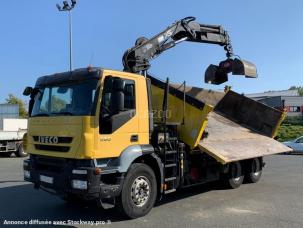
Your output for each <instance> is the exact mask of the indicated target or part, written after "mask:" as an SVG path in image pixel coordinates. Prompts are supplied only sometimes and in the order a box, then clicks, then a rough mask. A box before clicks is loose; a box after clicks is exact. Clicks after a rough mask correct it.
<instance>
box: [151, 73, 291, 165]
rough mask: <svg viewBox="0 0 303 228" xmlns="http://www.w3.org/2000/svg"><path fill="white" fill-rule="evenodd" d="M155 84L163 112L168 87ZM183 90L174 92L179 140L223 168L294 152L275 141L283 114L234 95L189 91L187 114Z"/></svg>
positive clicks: (173, 108) (173, 118)
mask: <svg viewBox="0 0 303 228" xmlns="http://www.w3.org/2000/svg"><path fill="white" fill-rule="evenodd" d="M151 81H152V84H153V87H152V88H153V89H152V92H153V100H154V101H155V102H154V103H153V108H154V109H156V110H159V109H161V107H162V106H161V103H160V101H162V99H161V95H162V97H163V93H164V91H163V88H164V83H163V82H162V83H161V81H159V80H157V79H154V78H152V79H151ZM183 89H184V88H183V87H182V86H178V85H173V86H172V87H171V88H170V95H169V98H168V103H169V105H168V109H169V116H168V117H169V118H168V121H171V122H180V126H179V129H178V132H179V138H180V140H181V141H183V142H185V143H186V144H187V145H188V146H189V147H190V148H192V149H193V148H196V147H198V148H200V150H201V152H206V153H208V154H209V155H210V156H212V157H213V158H215V159H216V160H217V161H218V162H220V163H222V164H226V163H229V162H233V161H239V160H245V159H250V158H255V157H262V156H264V155H270V154H277V153H283V152H287V151H290V148H288V147H286V146H285V145H283V144H281V143H279V142H277V141H276V140H274V139H273V137H274V136H275V134H276V132H277V129H278V127H279V125H280V124H281V122H282V120H283V119H284V117H285V114H284V113H283V112H282V111H279V110H276V109H273V108H271V107H268V106H266V105H264V104H261V103H259V102H256V101H254V100H252V99H249V98H247V97H245V96H244V95H240V94H237V93H235V92H233V91H229V92H227V93H226V94H225V93H220V92H215V91H211V90H204V89H201V88H197V87H186V88H185V92H186V99H185V112H184V114H183V105H184V102H183V100H182V98H183V97H182V94H183V91H184V90H183ZM156 113H157V112H156ZM183 116H184V123H183V124H182V121H183V119H182V118H183ZM203 133H204V134H203ZM202 136H203V137H202Z"/></svg>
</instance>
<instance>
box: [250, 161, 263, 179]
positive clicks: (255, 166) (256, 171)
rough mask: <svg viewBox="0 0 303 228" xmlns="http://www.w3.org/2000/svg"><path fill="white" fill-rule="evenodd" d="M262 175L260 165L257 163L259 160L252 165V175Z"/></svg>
mask: <svg viewBox="0 0 303 228" xmlns="http://www.w3.org/2000/svg"><path fill="white" fill-rule="evenodd" d="M260 173H261V171H260V163H259V162H257V160H255V159H254V160H253V163H252V174H253V175H254V176H259V175H260Z"/></svg>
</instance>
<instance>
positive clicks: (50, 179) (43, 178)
mask: <svg viewBox="0 0 303 228" xmlns="http://www.w3.org/2000/svg"><path fill="white" fill-rule="evenodd" d="M40 181H42V182H45V183H48V184H52V183H53V182H54V178H52V177H48V176H44V175H40Z"/></svg>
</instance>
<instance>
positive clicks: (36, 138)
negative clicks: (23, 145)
mask: <svg viewBox="0 0 303 228" xmlns="http://www.w3.org/2000/svg"><path fill="white" fill-rule="evenodd" d="M43 137H44V136H43ZM33 139H34V141H35V142H39V136H33ZM72 141H73V137H58V143H71V142H72Z"/></svg>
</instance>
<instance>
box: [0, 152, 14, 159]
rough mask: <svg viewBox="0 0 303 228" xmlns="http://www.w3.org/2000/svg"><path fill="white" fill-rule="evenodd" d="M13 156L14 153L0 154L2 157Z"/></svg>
mask: <svg viewBox="0 0 303 228" xmlns="http://www.w3.org/2000/svg"><path fill="white" fill-rule="evenodd" d="M11 156H12V152H1V153H0V157H8V158H9V157H11Z"/></svg>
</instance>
